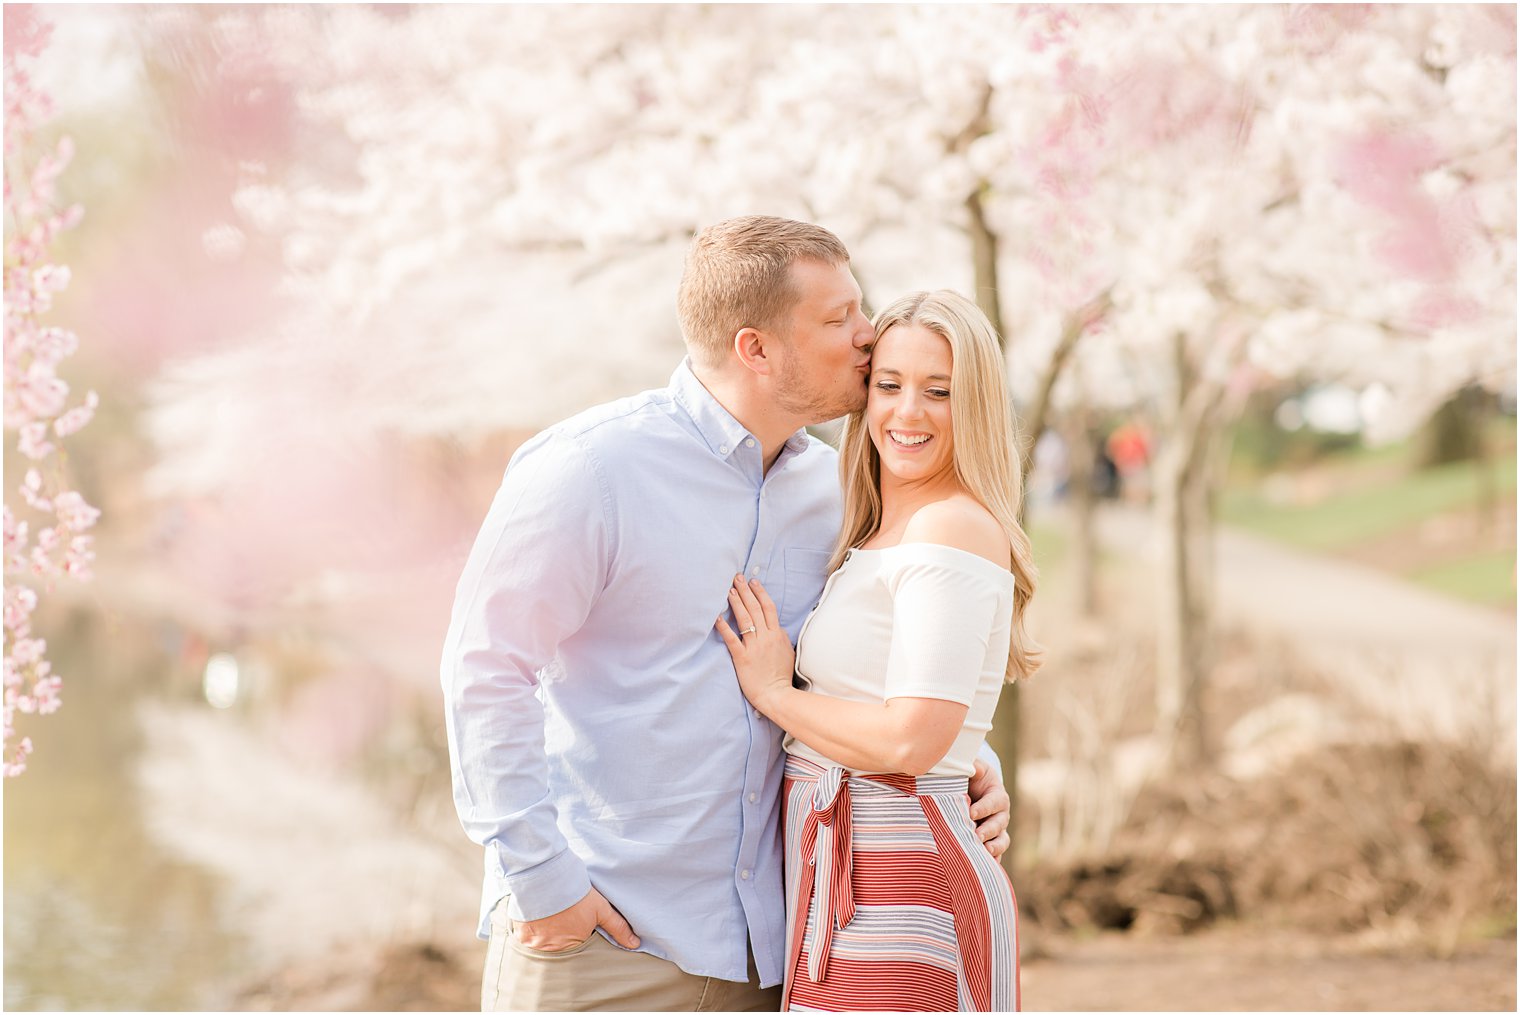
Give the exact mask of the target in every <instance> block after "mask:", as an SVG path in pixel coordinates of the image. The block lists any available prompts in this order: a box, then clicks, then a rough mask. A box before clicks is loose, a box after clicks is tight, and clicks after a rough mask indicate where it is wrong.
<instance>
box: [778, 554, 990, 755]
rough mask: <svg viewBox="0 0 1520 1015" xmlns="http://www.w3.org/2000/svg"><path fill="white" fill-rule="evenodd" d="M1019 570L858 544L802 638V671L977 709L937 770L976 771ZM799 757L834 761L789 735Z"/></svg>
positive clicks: (817, 682) (816, 680)
mask: <svg viewBox="0 0 1520 1015" xmlns="http://www.w3.org/2000/svg"><path fill="white" fill-rule="evenodd" d="M1013 590H1014V578H1013V574H1012V572H1010V571H1008V570H1006V569H1005V568H1001V567H999V566H998V565H996V564H994V563H993V562H992V561H990V560H988V559H986V558H985V557H980V556H978V555H976V554H974V553H970V552H968V551H965V550H959V549H956V548H955V547H952V546H941V545H939V544H937V543H901V544H899V545H897V546H887V547H882V548H880V549H875V550H860V549H856V550H850V551H849V552H848V554H847V556H846V557H845V561H844V563H843V564H841V565H840V567H839V570H837V571H835V572H834V573H833V574H832V575H830V576H829V580H828V582H827V583H826V584H825V585H824V587H823V594H822V596H820V597H819V600H818V605H817V606H816V607H814V609H813V612H812V614H811V615H809V617H808V618H807V621H806V622H805V623H804V624H803V626H802V630H801V632H800V633H799V634H798V637H797V673H798V675H799V676H801V677H802V678H803V680H804V681H805V682H806V684H807V685H808V688H809V690H811V691H813V692H814V693H817V694H827V695H832V696H833V697H836V698H844V699H847V700H850V701H869V702H883V701H886V700H888V699H889V698H942V699H944V700H946V701H956V702H960V703H961V704H962V705H965V706H967V707H968V708H969V711H968V712H967V714H966V722H965V725H964V726H963V727H962V728H961V732H960V734H959V735H958V736H957V737H956V738H955V743H954V744H953V745H952V746H951V747H950V752H949V753H948V754H946V755H945V757H944V758H943V759H942V760H941V761H940V762H939V764H937V765H935V766H934V767H933V768H932V769H930V770H929V773H928V774H930V775H966V776H969V775H971V774H972V764H973V762H974V761H975V760H976V755H977V751H978V750H980V748H981V745H982V741H983V739H984V738H985V737H986V735H987V731H988V730H989V729H991V728H992V713H993V710H994V709H996V708H997V700H998V693H999V692H1000V691H1001V690H1002V687H1003V676H1004V673H1005V671H1006V669H1007V666H1008V643H1009V639H1010V638H1011V637H1012V629H1013ZM784 746H785V748H786V750H787V752H788V753H790V754H795V755H798V756H800V757H803V758H807V759H808V760H810V761H813V762H816V763H817V764H820V765H824V766H830V765H833V764H835V762H833V761H831V760H830V759H828V758H826V757H824V756H823V755H821V754H819V753H818V752H817V751H815V750H813V749H812V748H810V747H808V746H807V745H806V744H803V743H802V742H800V741H799V740H797V739H796V738H795V737H792V736H787V738H786V741H785V744H784Z"/></svg>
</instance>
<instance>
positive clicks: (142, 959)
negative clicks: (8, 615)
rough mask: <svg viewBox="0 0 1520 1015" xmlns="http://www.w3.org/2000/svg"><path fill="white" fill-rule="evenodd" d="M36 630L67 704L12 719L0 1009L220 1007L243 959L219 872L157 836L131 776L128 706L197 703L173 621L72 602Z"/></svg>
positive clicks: (137, 735) (133, 757) (134, 726)
mask: <svg viewBox="0 0 1520 1015" xmlns="http://www.w3.org/2000/svg"><path fill="white" fill-rule="evenodd" d="M44 633H45V634H47V636H48V646H49V655H50V658H51V659H52V662H53V665H54V669H55V670H57V671H58V672H59V673H61V674H63V675H64V706H63V708H62V709H60V710H59V711H58V712H55V713H54V714H52V715H50V716H45V717H40V718H39V717H34V716H22V717H20V718H21V720H23V722H24V726H23V732H24V733H29V734H30V735H31V736H32V739H33V741H34V743H35V744H36V745H37V748H36V753H35V754H33V756H32V759H31V764H30V766H29V768H28V770H27V772H26V773H25V774H24V775H22V776H20V777H19V778H14V779H8V780H6V781H5V786H4V802H5V1008H6V1009H7V1010H10V1011H57V1010H90V1009H104V1010H194V1009H206V1008H217V1007H224V1006H225V1004H226V998H225V990H226V986H225V985H227V984H230V983H232V982H235V981H236V980H237V978H238V977H239V976H240V975H242V974H243V973H244V972H245V970H244V969H243V966H242V961H241V960H240V955H241V954H242V952H243V949H242V947H241V943H240V941H239V937H238V935H237V934H236V933H235V932H234V931H232V930H231V929H229V928H227V927H224V926H222V923H221V918H220V917H219V909H220V906H219V903H220V895H221V892H222V890H223V886H222V885H221V884H220V883H219V881H218V878H217V877H216V876H215V875H214V874H212V873H211V872H209V871H207V870H204V869H202V868H200V867H197V866H195V865H193V864H189V863H185V862H183V861H181V860H178V859H176V858H175V857H174V855H173V854H172V852H171V851H170V850H169V849H167V848H166V847H165V844H163V843H161V842H158V841H155V839H154V838H153V837H152V835H151V834H150V833H149V831H148V829H147V824H146V822H145V821H144V817H143V814H142V805H141V800H140V794H139V791H138V788H137V786H136V782H135V774H134V773H135V770H136V763H137V761H138V759H139V758H140V756H141V755H142V753H143V750H144V746H145V745H144V740H143V734H142V732H141V730H140V727H139V724H138V722H137V719H136V709H137V707H138V706H139V705H140V704H141V703H143V702H145V701H149V700H159V701H168V702H177V703H181V704H193V703H194V702H195V701H196V698H197V693H198V691H197V689H198V677H197V675H196V674H194V673H190V672H186V667H185V666H184V665H183V664H181V663H179V662H177V661H176V657H175V648H176V642H177V635H176V634H175V633H174V632H173V630H172V629H168V628H165V629H163V630H161V631H153V630H147V631H145V630H143V629H141V628H132V627H128V626H127V625H124V624H120V623H113V622H112V621H111V620H109V619H102V618H101V617H100V616H99V615H98V614H92V613H86V612H76V613H74V614H73V615H72V616H70V617H69V618H68V620H67V621H66V623H65V625H64V626H63V627H62V629H60V630H53V631H48V632H44ZM206 707H209V706H206Z"/></svg>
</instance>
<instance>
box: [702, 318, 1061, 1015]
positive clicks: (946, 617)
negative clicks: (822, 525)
mask: <svg viewBox="0 0 1520 1015" xmlns="http://www.w3.org/2000/svg"><path fill="white" fill-rule="evenodd" d="M875 327H876V345H875V348H874V351H873V353H872V361H871V376H870V381H869V383H870V389H869V391H870V393H869V399H868V401H867V404H866V407H865V409H864V410H863V411H861V412H858V413H855V414H854V415H853V416H851V417H850V418H849V420H848V422H847V424H846V428H845V434H844V438H843V443H842V445H841V452H840V473H841V476H842V479H843V482H844V488H845V496H844V505H845V521H844V528H843V531H842V533H841V535H840V540H839V544H838V546H837V548H836V550H835V553H834V558H833V561H832V566H831V571H832V574H831V575H830V577H829V579H828V582H827V584H826V585H825V586H824V589H823V595H822V597H821V598H820V600H819V603H818V606H817V607H816V608H815V609H814V612H813V613H812V615H811V616H810V617H809V618H808V620H807V622H806V623H805V624H804V625H803V628H802V631H801V633H800V635H799V637H798V642H797V645H798V647H797V652H796V655H795V658H794V653H793V650H792V646H791V644H790V642H789V641H788V639H787V636H786V633H785V631H783V630H782V628H781V626H780V624H779V623H778V622H777V619H776V609H775V606H774V604H773V603H772V602H771V599H770V597H769V596H768V595H767V594H766V592H765V589H764V588H763V587H761V585H760V584H759V583H758V582H754V581H752V580H751V581H746V580H745V579H744V576H743V575H740V576H738V577H737V578H736V579H735V582H734V586H733V588H732V589H731V590H730V592H729V606H730V608H731V609H732V611H733V615H734V619H735V620H736V621H737V624H736V625H735V628H737V633H736V631H735V628H731V627H730V626H729V625H728V623H727V622H726V621H725V620H724V619H723V618H721V617H720V618H719V620H718V623H717V628H718V631H719V633H720V634H721V635H722V637H723V639H724V642H725V643H726V644H727V645H728V648H729V652H730V653H731V654H732V655H733V658H734V667H735V669H736V671H737V672H738V675H739V682H740V685H741V687H742V688H743V690H744V694H745V696H746V697H747V698H748V699H749V700H750V702H751V703H752V704H753V705H754V706H755V707H756V708H758V709H759V710H760V711H761V712H763V713H764V714H765V715H767V716H768V717H770V719H771V720H772V721H773V722H775V723H776V724H777V725H778V726H780V727H781V728H782V729H783V730H785V731H786V734H787V736H786V740H785V747H786V750H787V754H788V758H787V767H786V787H785V794H786V860H787V921H788V931H787V946H788V953H789V955H788V964H787V975H786V986H785V1002H784V1004H783V1007H790V1008H812V1009H829V1010H833V1011H849V1010H872V1009H875V1010H880V1009H884V1008H885V1009H895V1010H927V1011H945V1010H961V1011H965V1010H977V1011H1007V1010H1011V1009H1015V1008H1017V1007H1018V1003H1019V984H1018V936H1017V911H1016V908H1015V903H1014V899H1013V891H1012V888H1011V887H1010V886H1009V884H1008V879H1007V877H1006V876H1005V875H1004V873H1003V870H1002V868H1001V867H999V866H998V864H997V861H995V860H993V859H992V858H991V857H990V856H989V855H988V854H987V852H986V850H985V849H983V848H982V847H981V843H980V841H979V840H978V838H977V835H976V831H975V826H974V824H973V823H972V821H971V818H970V815H969V813H968V801H967V797H966V785H967V778H968V777H969V776H970V775H971V772H972V765H973V762H974V759H975V756H976V753H977V751H978V749H979V748H980V746H981V743H982V740H983V739H984V737H985V735H986V733H987V730H988V729H990V728H991V720H992V713H993V710H994V709H995V708H996V706H997V699H998V692H999V690H1000V689H1001V687H1002V684H1003V682H1004V680H1005V678H1010V677H1021V676H1027V675H1029V674H1030V673H1032V672H1033V671H1034V670H1035V669H1036V667H1037V666H1038V665H1039V663H1038V660H1037V658H1036V650H1035V648H1034V646H1033V645H1032V644H1031V643H1030V641H1029V639H1028V637H1027V636H1026V635H1025V634H1024V633H1023V625H1022V619H1023V615H1024V609H1025V606H1026V604H1027V603H1028V601H1029V597H1030V595H1031V594H1032V593H1033V591H1034V577H1035V571H1034V567H1033V564H1032V561H1031V558H1030V549H1029V540H1028V537H1026V536H1025V534H1024V532H1023V530H1022V529H1021V528H1020V527H1019V524H1018V505H1019V497H1020V478H1019V469H1018V466H1017V450H1016V447H1015V443H1014V442H1015V437H1014V421H1013V414H1012V410H1011V409H1010V407H1009V403H1008V393H1007V390H1006V386H1005V384H1004V380H1003V358H1002V354H1001V352H1000V350H999V347H998V341H997V336H996V335H995V334H994V332H993V330H992V326H991V325H990V324H989V323H988V321H987V318H986V317H985V316H984V315H983V314H982V313H981V311H980V310H978V309H977V307H976V305H975V304H973V303H971V302H970V301H969V300H967V299H965V298H964V297H962V296H959V295H957V294H956V293H953V292H950V291H948V290H940V291H938V292H933V293H922V292H921V293H914V294H911V295H909V296H905V297H903V298H902V299H900V300H898V301H897V302H896V303H894V304H892V305H891V306H890V307H888V308H887V309H885V310H883V311H882V312H881V314H880V315H879V316H878V317H877V319H876V322H875ZM794 668H795V672H796V674H797V675H798V676H799V677H801V678H802V681H801V682H802V683H805V684H807V685H809V688H810V689H801V688H798V687H794V686H793V681H792V676H793V672H794Z"/></svg>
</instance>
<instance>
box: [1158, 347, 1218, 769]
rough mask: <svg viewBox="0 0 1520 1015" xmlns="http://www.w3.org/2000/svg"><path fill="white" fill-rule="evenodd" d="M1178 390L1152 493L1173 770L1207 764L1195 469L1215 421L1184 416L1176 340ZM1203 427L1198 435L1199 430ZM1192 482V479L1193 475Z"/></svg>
mask: <svg viewBox="0 0 1520 1015" xmlns="http://www.w3.org/2000/svg"><path fill="white" fill-rule="evenodd" d="M1173 351H1174V368H1175V374H1174V376H1175V379H1176V390H1175V394H1174V401H1173V403H1172V404H1171V405H1168V406H1167V407H1166V411H1165V413H1164V420H1163V422H1164V427H1163V431H1162V433H1161V434H1159V435H1158V437H1159V439H1158V441H1157V447H1156V449H1155V453H1154V455H1153V459H1152V490H1153V496H1154V498H1155V500H1154V510H1155V513H1156V514H1155V517H1156V531H1157V534H1158V535H1159V536H1160V543H1161V560H1160V562H1159V563H1160V566H1159V568H1158V569H1157V580H1158V583H1159V587H1158V588H1157V593H1158V594H1157V609H1158V613H1157V617H1156V730H1157V732H1158V733H1159V734H1160V735H1161V737H1162V738H1163V744H1164V746H1165V747H1166V756H1167V758H1168V759H1169V764H1170V766H1171V767H1172V768H1174V769H1180V768H1185V767H1189V766H1193V765H1197V764H1199V763H1201V762H1203V761H1204V760H1205V745H1204V729H1203V709H1202V691H1203V674H1204V662H1205V660H1204V658H1203V654H1202V649H1203V643H1202V637H1203V632H1204V631H1205V630H1206V628H1205V626H1204V618H1203V617H1202V616H1200V612H1199V610H1200V605H1201V599H1200V591H1199V589H1198V587H1197V586H1198V562H1197V555H1198V551H1199V547H1198V545H1197V538H1196V537H1197V534H1198V533H1197V528H1196V524H1195V523H1196V520H1197V514H1198V508H1197V503H1198V493H1197V489H1196V487H1197V485H1198V480H1197V478H1196V476H1197V474H1199V473H1200V472H1201V471H1203V470H1199V469H1197V468H1196V467H1192V466H1194V463H1195V461H1196V459H1197V455H1196V450H1197V442H1198V439H1199V436H1200V433H1199V430H1200V429H1202V428H1205V427H1206V426H1207V422H1206V420H1207V419H1208V416H1209V414H1193V413H1189V412H1187V411H1185V410H1186V409H1187V407H1188V405H1189V396H1190V395H1194V394H1195V393H1194V392H1193V390H1192V386H1193V376H1192V368H1191V365H1190V364H1189V362H1188V360H1187V349H1186V341H1185V339H1184V337H1183V336H1181V335H1178V336H1176V338H1175V340H1174V350H1173ZM1195 427H1196V429H1195ZM1190 474H1191V475H1190Z"/></svg>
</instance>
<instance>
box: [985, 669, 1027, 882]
mask: <svg viewBox="0 0 1520 1015" xmlns="http://www.w3.org/2000/svg"><path fill="white" fill-rule="evenodd" d="M1022 719H1023V703H1022V702H1021V701H1020V693H1019V685H1018V684H1017V683H1013V684H1005V685H1003V693H1002V695H1001V696H1000V697H999V698H998V704H997V711H995V712H994V713H993V715H992V729H991V731H990V732H989V733H988V734H987V743H988V744H990V745H991V746H992V749H993V750H994V751H996V752H997V756H998V760H999V761H1001V762H1002V763H1003V788H1005V789H1006V790H1008V799H1009V801H1010V806H1009V812H1008V839H1009V843H1010V844H1009V847H1008V852H1006V853H1004V854H1003V869H1004V870H1005V871H1007V872H1008V875H1009V877H1012V876H1013V875H1014V873H1015V870H1014V860H1015V857H1014V854H1015V853H1017V852H1018V851H1017V849H1016V848H1015V847H1016V846H1018V843H1019V831H1020V823H1019V751H1020V745H1019V741H1020V727H1021V725H1022Z"/></svg>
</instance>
